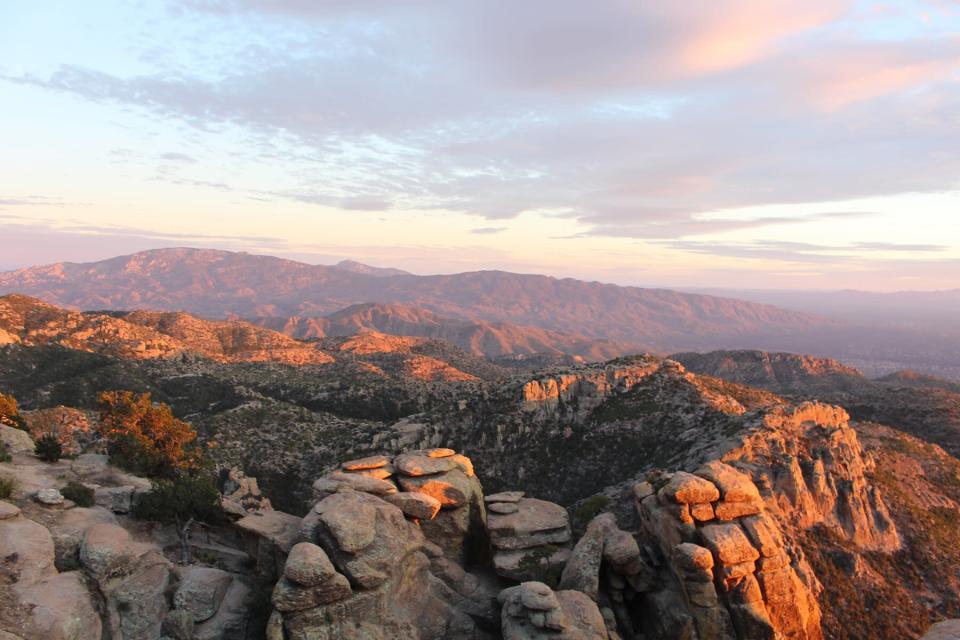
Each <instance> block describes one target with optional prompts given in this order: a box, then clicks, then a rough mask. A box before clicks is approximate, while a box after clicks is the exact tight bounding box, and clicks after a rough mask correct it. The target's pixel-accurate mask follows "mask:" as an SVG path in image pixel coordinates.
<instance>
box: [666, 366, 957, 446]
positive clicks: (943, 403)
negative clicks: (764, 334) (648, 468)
mask: <svg viewBox="0 0 960 640" xmlns="http://www.w3.org/2000/svg"><path fill="white" fill-rule="evenodd" d="M671 357H673V358H675V359H676V360H677V361H679V362H681V363H683V365H684V366H686V367H689V368H690V370H691V371H695V372H696V373H699V374H705V375H710V376H716V377H718V378H723V379H726V380H731V381H734V382H742V381H744V380H747V379H749V380H750V381H751V382H750V383H751V384H753V385H756V386H758V387H762V388H764V389H768V390H770V391H773V392H774V393H781V394H786V395H789V396H791V397H794V398H802V399H817V400H822V401H824V402H830V403H834V404H839V405H841V406H843V407H844V408H846V409H847V410H848V411H849V412H850V415H851V416H853V417H854V418H855V419H857V420H862V421H865V422H877V423H882V424H887V425H890V426H893V427H896V428H898V429H901V430H902V431H905V432H907V433H909V434H911V435H913V436H915V437H917V438H919V439H921V440H925V441H926V442H930V443H933V444H936V445H939V446H941V447H943V448H944V449H945V450H947V451H948V452H949V453H951V454H953V455H955V456H960V393H958V392H957V391H956V388H957V385H956V384H955V383H953V382H951V381H948V380H942V379H939V378H936V377H934V376H920V375H917V374H914V373H912V372H901V373H897V374H894V375H890V376H885V377H882V378H878V379H868V378H865V377H863V376H862V375H860V374H859V372H858V371H856V370H855V369H852V368H850V367H847V366H845V365H842V364H840V363H838V362H836V361H832V360H827V359H822V358H812V357H810V356H801V355H795V354H788V353H766V352H760V351H718V352H713V353H708V354H689V353H680V354H676V355H674V356H671ZM763 363H777V365H776V366H772V367H769V368H768V367H766V366H764V365H763Z"/></svg>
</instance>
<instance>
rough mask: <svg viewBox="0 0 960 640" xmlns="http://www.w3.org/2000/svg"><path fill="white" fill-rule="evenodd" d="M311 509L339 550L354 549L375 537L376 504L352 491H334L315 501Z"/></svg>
mask: <svg viewBox="0 0 960 640" xmlns="http://www.w3.org/2000/svg"><path fill="white" fill-rule="evenodd" d="M314 511H316V512H317V513H318V514H319V515H320V521H321V522H323V524H324V525H325V526H326V529H327V531H329V533H330V535H331V536H333V539H334V540H335V541H336V545H337V548H338V549H340V550H341V551H346V552H347V553H357V552H358V551H362V550H363V549H366V548H367V547H369V546H370V545H371V544H372V543H373V540H374V538H375V537H376V528H375V525H376V521H377V511H376V508H375V507H374V505H372V504H370V503H369V502H367V501H364V500H363V499H361V498H360V496H358V495H357V494H356V493H336V494H334V495H332V496H329V497H328V498H326V499H324V500H321V501H320V502H318V503H317V504H316V506H315V507H314Z"/></svg>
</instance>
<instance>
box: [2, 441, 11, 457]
mask: <svg viewBox="0 0 960 640" xmlns="http://www.w3.org/2000/svg"><path fill="white" fill-rule="evenodd" d="M10 460H11V457H10V448H9V447H7V443H6V442H3V441H0V462H10Z"/></svg>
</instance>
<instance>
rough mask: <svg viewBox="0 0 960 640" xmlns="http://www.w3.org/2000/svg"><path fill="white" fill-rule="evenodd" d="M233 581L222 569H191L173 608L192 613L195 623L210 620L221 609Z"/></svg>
mask: <svg viewBox="0 0 960 640" xmlns="http://www.w3.org/2000/svg"><path fill="white" fill-rule="evenodd" d="M232 581H233V577H232V576H231V575H230V574H229V573H227V572H226V571H222V570H221V569H214V568H211V567H195V568H193V569H190V570H189V571H188V572H187V573H186V575H184V576H183V578H182V580H181V581H180V586H179V587H178V588H177V592H176V593H175V594H174V596H173V606H174V607H176V608H177V609H183V610H185V611H188V612H190V615H191V616H192V617H193V621H194V622H203V621H204V620H209V619H210V618H212V617H213V614H215V613H216V612H217V609H218V608H219V607H220V603H221V602H222V601H223V596H224V595H225V594H226V592H227V589H228V588H229V587H230V583H231V582H232Z"/></svg>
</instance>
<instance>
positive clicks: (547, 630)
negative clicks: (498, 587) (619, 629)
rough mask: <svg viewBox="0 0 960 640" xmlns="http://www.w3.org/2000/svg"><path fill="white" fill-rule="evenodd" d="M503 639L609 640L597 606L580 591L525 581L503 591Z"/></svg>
mask: <svg viewBox="0 0 960 640" xmlns="http://www.w3.org/2000/svg"><path fill="white" fill-rule="evenodd" d="M498 600H499V601H500V604H501V605H502V607H503V608H502V614H501V615H502V631H503V638H504V640H608V637H609V636H608V634H607V628H606V624H605V623H604V620H603V615H601V613H600V610H599V609H598V608H597V605H596V603H594V602H593V600H591V599H590V598H588V597H587V596H586V595H585V594H583V593H581V592H579V591H556V592H554V591H553V590H552V589H551V588H550V587H548V586H547V585H545V584H543V583H542V582H535V581H533V582H524V583H522V584H520V585H518V586H516V587H510V588H509V589H504V590H503V591H501V592H500V595H499V596H498Z"/></svg>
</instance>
